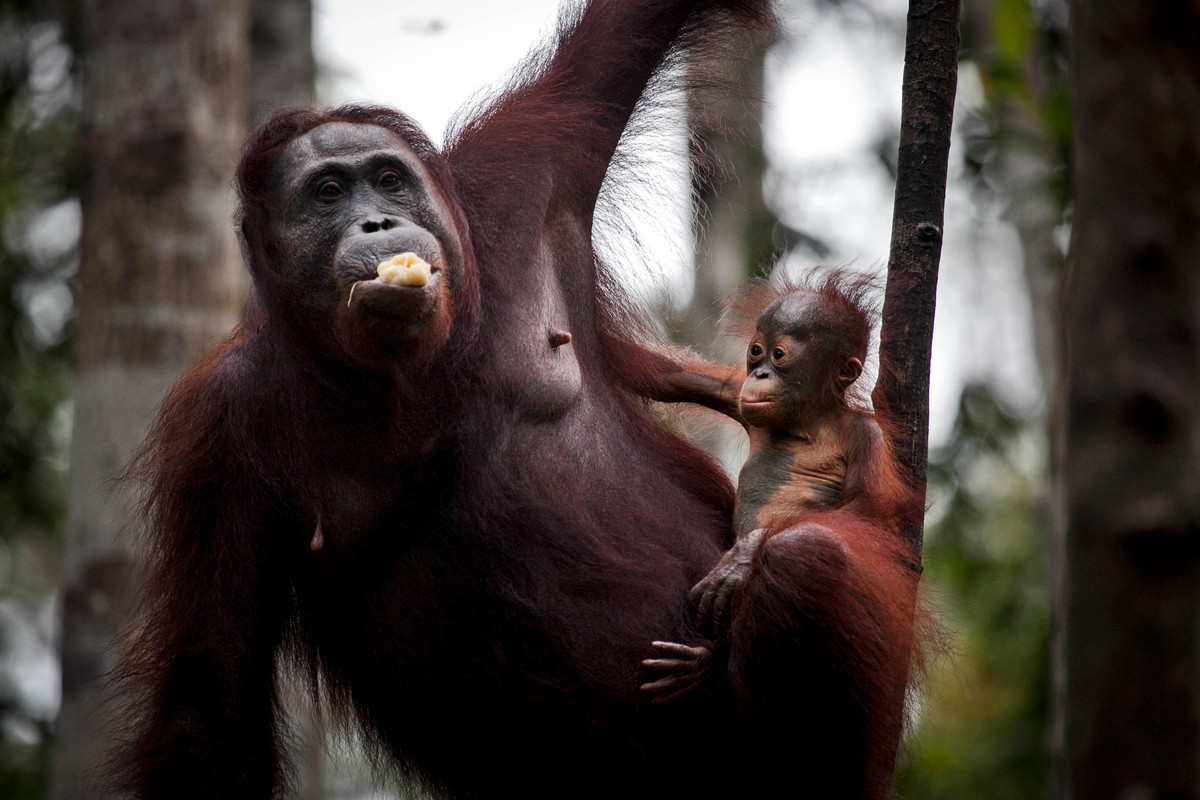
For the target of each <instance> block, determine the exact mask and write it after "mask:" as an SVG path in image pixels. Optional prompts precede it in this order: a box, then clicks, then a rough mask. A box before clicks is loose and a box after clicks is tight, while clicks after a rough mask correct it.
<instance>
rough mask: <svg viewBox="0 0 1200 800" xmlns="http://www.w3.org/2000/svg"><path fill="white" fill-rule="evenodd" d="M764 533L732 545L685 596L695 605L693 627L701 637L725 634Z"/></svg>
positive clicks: (756, 532)
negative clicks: (702, 635)
mask: <svg viewBox="0 0 1200 800" xmlns="http://www.w3.org/2000/svg"><path fill="white" fill-rule="evenodd" d="M765 533H766V529H765V528H758V529H756V530H752V531H750V532H749V533H747V534H746V535H745V536H743V537H741V538H740V539H738V540H737V541H736V542H734V544H733V547H731V548H729V552H727V553H726V554H725V555H724V556H722V557H721V560H720V561H718V562H717V565H716V566H715V567H713V568H712V571H711V572H709V573H708V574H707V575H705V576H704V578H703V579H701V581H700V582H699V583H697V584H696V585H695V586H693V587H692V591H691V592H689V593H688V599H689V600H690V601H691V602H692V603H694V604H695V605H696V627H697V628H699V630H700V632H701V633H703V634H704V635H705V636H709V637H711V638H713V639H719V638H721V637H722V636H723V635H724V634H725V632H726V631H727V630H729V622H730V620H731V619H733V606H734V601H735V600H736V599H737V598H738V595H740V594H741V591H742V589H744V588H745V587H746V579H747V578H749V577H750V567H751V565H752V564H753V563H754V554H755V552H757V550H758V544H759V542H761V541H762V538H763V534H765Z"/></svg>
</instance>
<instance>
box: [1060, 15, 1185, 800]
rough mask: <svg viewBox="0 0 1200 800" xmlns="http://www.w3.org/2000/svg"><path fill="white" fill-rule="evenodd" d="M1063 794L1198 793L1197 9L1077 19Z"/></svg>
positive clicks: (1067, 295) (1062, 602)
mask: <svg viewBox="0 0 1200 800" xmlns="http://www.w3.org/2000/svg"><path fill="white" fill-rule="evenodd" d="M1071 41H1072V44H1071V49H1072V52H1071V95H1072V103H1073V117H1074V121H1075V151H1074V155H1075V173H1074V177H1075V192H1074V195H1075V198H1076V200H1075V214H1074V224H1073V229H1072V237H1071V251H1070V257H1069V264H1068V275H1067V282H1066V290H1065V302H1066V314H1065V328H1066V348H1067V349H1066V378H1065V380H1066V398H1067V402H1066V415H1067V416H1066V423H1065V431H1066V434H1065V435H1066V450H1065V458H1064V463H1063V471H1064V476H1063V477H1064V485H1065V487H1066V509H1065V514H1066V520H1067V534H1066V553H1065V559H1066V563H1065V568H1064V570H1063V574H1064V578H1065V586H1064V589H1065V591H1064V592H1062V593H1061V595H1060V598H1059V599H1060V603H1059V605H1058V607H1057V608H1056V612H1057V615H1058V617H1057V622H1058V625H1059V626H1060V627H1061V629H1062V630H1063V632H1064V635H1065V662H1066V663H1065V673H1066V674H1065V675H1061V674H1060V675H1059V676H1057V677H1058V679H1057V680H1056V684H1058V685H1059V686H1061V687H1062V692H1061V694H1060V695H1059V697H1058V698H1057V703H1056V712H1057V714H1058V718H1057V720H1056V726H1057V727H1059V728H1061V729H1062V733H1063V736H1062V746H1061V751H1060V752H1058V753H1057V754H1056V755H1057V766H1058V768H1059V769H1058V772H1057V794H1058V796H1060V797H1072V798H1076V799H1077V800H1083V798H1092V797H1118V798H1120V797H1128V798H1134V797H1147V798H1149V797H1156V798H1186V797H1196V796H1197V793H1198V792H1200V788H1198V787H1200V625H1197V620H1198V619H1200V468H1198V465H1200V313H1198V310H1200V4H1197V3H1196V2H1177V0H1146V2H1138V3H1095V2H1090V1H1089V0H1076V1H1075V2H1073V3H1072V6H1071Z"/></svg>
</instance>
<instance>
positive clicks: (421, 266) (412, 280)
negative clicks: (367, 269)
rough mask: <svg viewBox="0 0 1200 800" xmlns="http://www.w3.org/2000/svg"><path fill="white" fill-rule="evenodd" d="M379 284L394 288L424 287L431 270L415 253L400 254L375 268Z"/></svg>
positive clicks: (430, 275)
mask: <svg viewBox="0 0 1200 800" xmlns="http://www.w3.org/2000/svg"><path fill="white" fill-rule="evenodd" d="M375 271H376V274H378V275H379V280H380V282H381V283H390V284H393V285H395V286H424V285H425V284H427V283H429V279H430V277H432V274H433V273H432V268H431V267H430V266H429V264H428V263H427V262H426V261H425V260H424V259H422V258H421V257H420V256H419V255H417V254H416V253H400V254H399V255H394V256H392V257H391V258H389V259H388V260H387V261H384V262H382V263H380V265H379V266H378V267H377V268H376V270H375Z"/></svg>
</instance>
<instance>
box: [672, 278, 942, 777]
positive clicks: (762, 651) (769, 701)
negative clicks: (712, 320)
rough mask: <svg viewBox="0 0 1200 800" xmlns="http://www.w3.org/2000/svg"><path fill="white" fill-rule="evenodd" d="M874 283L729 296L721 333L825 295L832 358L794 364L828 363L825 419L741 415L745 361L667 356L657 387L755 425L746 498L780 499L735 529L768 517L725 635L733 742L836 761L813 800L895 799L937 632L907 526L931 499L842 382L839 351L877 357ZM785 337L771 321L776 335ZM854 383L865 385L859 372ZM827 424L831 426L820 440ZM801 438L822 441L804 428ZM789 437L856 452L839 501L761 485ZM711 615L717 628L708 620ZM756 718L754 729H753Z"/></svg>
mask: <svg viewBox="0 0 1200 800" xmlns="http://www.w3.org/2000/svg"><path fill="white" fill-rule="evenodd" d="M876 291H877V289H876V285H875V282H874V280H873V279H872V278H870V277H866V276H861V275H858V274H855V273H851V272H847V271H841V270H825V271H821V272H819V273H814V274H813V275H810V276H809V277H808V278H806V279H805V280H803V281H800V282H793V281H790V280H786V279H784V280H775V281H766V280H762V281H756V282H754V283H752V284H751V285H750V286H748V287H747V288H746V289H744V290H742V291H741V292H739V293H738V294H737V295H736V296H735V297H734V299H733V300H732V301H731V304H730V309H729V311H728V312H727V314H726V316H725V319H724V327H725V329H726V331H727V332H729V333H736V334H738V335H740V337H741V338H742V340H743V341H744V342H747V343H749V342H751V341H755V342H757V341H759V336H760V335H761V333H759V334H756V331H759V332H761V331H763V330H764V326H765V327H766V328H768V329H772V330H774V326H775V324H776V323H775V321H774V318H773V317H772V316H771V313H772V309H774V308H776V306H775V305H774V304H775V303H776V301H781V300H783V299H784V298H786V297H788V296H789V295H790V294H791V293H793V292H803V293H805V294H810V295H812V294H815V295H817V296H818V297H819V298H820V299H821V302H822V304H823V308H822V310H821V311H820V312H818V313H819V316H818V317H817V318H818V319H822V320H828V321H827V322H822V323H821V326H820V328H819V331H820V332H819V333H811V335H812V336H814V337H825V338H829V337H832V340H833V342H834V349H833V351H832V352H834V353H835V354H836V357H835V360H834V361H830V362H822V361H820V359H821V358H825V357H826V356H825V355H823V354H824V353H827V352H829V351H825V350H815V351H806V352H808V354H809V356H808V357H807V358H806V359H804V360H800V361H797V362H795V366H794V367H792V369H793V370H795V369H800V370H801V371H802V372H805V373H806V374H810V373H811V371H812V370H814V369H826V370H827V371H829V372H830V374H828V375H824V376H818V377H819V378H821V382H820V383H818V384H817V385H816V386H817V387H818V388H817V389H815V392H816V395H815V396H810V395H804V396H805V398H806V402H812V403H815V404H817V407H818V408H821V409H827V410H825V411H821V412H819V413H817V414H816V415H815V416H811V417H810V416H809V415H810V414H811V413H812V412H811V410H810V409H809V408H808V407H798V409H797V410H798V411H800V412H802V414H803V415H804V418H803V419H791V418H786V419H785V418H783V417H787V416H788V415H787V414H782V412H779V413H777V414H776V416H774V417H772V418H770V420H769V421H770V426H771V427H770V428H769V429H767V428H758V427H756V425H754V424H752V423H750V422H748V421H747V419H746V418H745V417H743V416H742V413H741V411H740V407H739V402H738V397H739V394H741V391H742V390H741V382H740V380H734V377H735V376H736V377H738V378H745V377H746V375H747V371H746V370H738V371H736V372H734V371H733V370H731V368H728V367H717V366H713V365H704V364H702V363H701V362H699V361H698V360H695V359H691V360H687V359H684V360H675V361H674V362H672V360H671V359H669V358H666V357H664V359H663V361H662V362H660V370H661V371H660V381H661V383H660V385H659V386H657V387H651V388H650V389H649V390H648V391H649V393H650V394H652V395H653V396H655V397H658V398H659V399H662V400H668V401H688V402H698V403H702V404H704V405H707V406H709V407H712V408H716V409H718V410H722V411H724V412H725V413H728V414H730V415H731V416H733V417H734V418H735V419H738V420H739V421H741V422H742V423H743V424H744V425H746V426H747V430H748V431H749V432H750V434H751V454H750V461H748V462H747V468H746V469H744V470H743V472H742V479H741V483H740V485H739V487H738V492H739V503H746V502H750V501H749V500H748V497H749V494H750V493H751V492H754V491H756V490H757V491H758V492H760V496H761V493H762V492H764V491H766V492H769V493H770V494H769V498H768V499H767V500H766V503H765V504H764V505H762V506H761V508H759V509H758V510H757V512H756V513H755V515H754V517H753V519H752V520H749V521H747V520H743V519H742V518H741V515H740V513H739V520H738V523H739V526H740V527H739V530H738V535H739V538H741V537H747V538H745V541H747V542H753V536H752V534H751V533H750V529H752V528H760V527H762V528H765V533H764V534H763V536H762V539H761V541H760V543H759V545H758V548H757V550H756V551H755V552H754V553H753V560H752V561H751V562H749V563H750V567H749V572H748V573H742V574H743V575H744V576H745V577H744V580H745V584H744V588H742V589H741V590H740V594H739V595H735V597H734V605H733V608H734V612H733V616H732V621H731V623H730V629H729V642H728V648H729V653H730V655H729V663H728V676H727V677H728V681H729V685H730V689H731V691H732V693H733V697H734V701H735V708H736V709H737V711H736V712H735V719H737V720H738V725H739V727H738V728H737V729H736V732H737V742H738V745H739V746H744V747H748V748H750V752H753V753H754V756H753V757H754V758H755V759H758V760H761V761H762V762H764V763H767V764H779V763H786V762H787V761H789V760H792V759H795V758H796V752H797V751H800V752H803V753H804V754H805V755H804V758H805V760H806V761H808V760H810V759H811V763H813V764H826V765H831V767H830V768H829V769H827V770H820V771H818V772H816V773H811V772H810V773H806V776H805V780H804V787H805V791H806V792H811V796H814V797H839V798H840V797H856V798H858V797H861V798H883V797H887V796H888V793H889V790H890V784H891V777H892V769H893V764H894V759H895V756H896V751H897V747H898V745H899V741H900V736H901V733H902V729H903V723H904V708H905V700H906V690H907V687H908V685H909V682H910V679H913V678H916V677H919V676H920V673H921V670H920V656H921V653H922V647H923V641H919V639H923V637H924V636H925V635H926V633H927V632H928V631H930V630H932V627H931V626H930V625H928V624H926V623H924V622H922V624H921V626H920V627H921V630H920V636H918V635H917V633H916V631H915V628H914V620H925V619H927V616H926V615H925V614H924V612H921V611H919V610H918V603H917V574H916V572H915V571H914V570H913V569H912V565H913V554H912V553H911V552H910V550H909V549H908V547H907V545H906V544H905V542H904V540H903V538H902V535H901V526H902V525H903V524H904V522H905V520H906V519H909V518H910V517H911V513H912V512H913V509H914V507H919V504H920V500H919V496H918V495H917V494H916V493H915V492H913V491H912V489H911V488H910V486H909V484H908V482H907V481H906V480H905V478H904V476H903V475H902V473H901V470H900V468H899V465H898V464H897V462H896V460H895V457H894V456H893V454H892V449H891V446H890V442H891V440H892V439H891V427H890V424H889V421H888V420H887V419H886V418H885V417H884V415H882V414H877V413H873V412H872V411H871V410H870V409H869V408H867V407H866V401H865V396H864V393H863V392H862V391H861V390H858V391H855V385H856V384H855V383H852V384H850V385H849V386H842V385H840V384H839V383H838V381H837V375H836V371H837V365H838V364H839V363H841V360H843V359H845V358H849V357H854V358H858V359H859V360H860V361H862V360H865V359H866V355H867V349H868V343H869V341H870V335H871V330H872V328H873V327H874V325H875V324H876V321H877V319H878V312H877V310H876V308H875V306H874V303H873V299H874V296H875V294H876ZM827 312H828V313H829V316H828V317H826V316H825V314H826V313H827ZM786 332H787V330H786V329H784V331H779V330H774V333H775V334H776V335H778V334H779V333H786ZM804 335H805V336H807V335H810V334H804ZM768 347H769V345H768ZM818 354H821V355H818ZM760 358H767V355H766V354H764V355H763V356H761V357H760ZM809 358H812V359H816V360H809ZM749 363H750V362H748V364H749ZM760 363H761V362H760ZM831 368H832V369H831ZM757 369H758V367H757V366H755V367H754V370H757ZM754 370H751V371H754ZM776 374H779V375H780V376H781V377H779V378H776V380H783V379H784V378H783V377H782V376H783V375H785V374H789V375H793V376H795V375H796V374H797V373H795V372H792V373H776ZM857 383H865V381H863V380H862V378H861V376H860V378H859V381H858V382H857ZM777 385H778V384H777ZM798 386H799V384H798ZM794 426H795V427H794ZM876 426H878V427H876ZM819 431H835V433H832V434H830V433H824V434H820V436H819V437H818V435H817V432H819ZM880 431H882V435H879V433H880ZM801 432H804V433H806V434H812V438H807V437H801V436H799V434H800V433H801ZM785 447H791V448H793V450H792V451H791V452H792V453H793V454H794V455H793V457H794V458H795V459H800V460H803V463H804V465H805V466H806V467H816V466H817V465H824V464H826V463H837V462H838V461H844V462H845V464H846V474H845V483H844V484H843V485H842V488H841V496H840V497H839V498H838V499H837V500H836V501H835V502H834V503H833V504H832V505H831V504H830V502H829V501H828V500H827V499H824V498H822V497H820V496H819V495H818V494H817V493H816V489H815V487H814V486H813V485H812V484H811V482H810V480H811V479H810V478H803V479H802V478H798V477H795V476H794V474H793V476H792V477H790V479H788V480H786V481H785V482H784V483H782V484H781V485H775V484H771V485H768V486H761V485H754V484H753V482H754V481H757V480H762V479H763V478H762V477H761V476H764V475H765V476H768V477H773V475H774V474H773V473H771V472H769V470H768V471H767V472H764V471H763V469H761V468H760V469H757V470H752V469H751V467H750V465H751V464H752V463H753V462H754V459H755V456H756V455H757V454H758V453H759V452H760V450H763V449H770V451H771V453H772V454H773V455H771V456H770V457H772V458H773V457H776V456H778V455H779V454H780V453H781V452H785V453H786V452H787V451H786V450H781V448H785ZM760 463H763V462H760ZM767 463H770V462H767ZM758 502H759V501H757V500H756V501H754V503H755V507H757V503H758ZM736 552H737V551H736V549H735V551H733V552H732V553H731V556H733V555H735V554H736ZM736 563H738V562H737V560H736V559H735V560H734V561H732V562H730V561H729V559H728V558H727V559H725V560H723V561H722V562H721V565H719V566H718V568H717V570H716V571H714V572H713V574H712V576H710V577H709V578H708V579H706V581H705V582H704V584H702V585H701V586H698V587H696V590H695V591H694V593H693V594H694V595H695V594H698V595H699V597H700V598H701V600H702V602H701V604H700V605H701V615H702V616H706V615H707V614H708V611H707V610H706V609H708V608H711V603H712V602H713V601H712V598H713V597H715V596H716V595H717V594H719V593H720V592H721V591H723V589H721V588H719V587H721V583H720V582H721V581H725V580H728V578H727V577H723V576H724V575H727V574H728V570H729V569H730V568H731V567H730V566H729V565H730V564H736ZM743 563H745V562H743ZM742 569H744V567H743V568H742ZM714 581H716V582H715V583H714ZM727 585H731V584H727ZM724 591H727V590H724ZM705 595H708V597H705ZM702 622H704V623H705V624H706V625H707V624H708V623H709V619H708V618H705V619H703V620H702ZM716 622H717V625H718V627H719V626H720V622H719V621H716ZM651 663H653V662H651ZM784 664H787V665H790V669H791V670H792V671H791V673H790V674H789V678H788V679H787V680H781V679H780V678H781V675H780V669H781V665H784ZM693 672H694V668H693V667H692V666H691V664H690V663H686V662H685V663H684V664H682V665H681V666H680V668H679V673H680V675H681V676H686V675H690V674H692V673H693ZM648 688H649V687H648ZM800 707H803V709H804V711H803V714H802V718H800V719H798V718H797V717H796V716H795V709H797V708H800ZM746 721H751V724H750V725H748V726H746V727H741V725H743V724H745V723H746Z"/></svg>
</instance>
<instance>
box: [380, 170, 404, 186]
mask: <svg viewBox="0 0 1200 800" xmlns="http://www.w3.org/2000/svg"><path fill="white" fill-rule="evenodd" d="M399 187H400V174H399V173H398V172H396V171H395V170H394V169H389V170H384V172H383V173H382V174H381V175H380V176H379V188H380V189H398V188H399Z"/></svg>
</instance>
